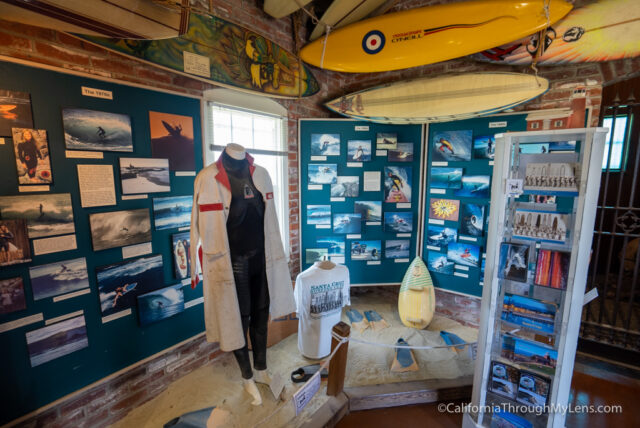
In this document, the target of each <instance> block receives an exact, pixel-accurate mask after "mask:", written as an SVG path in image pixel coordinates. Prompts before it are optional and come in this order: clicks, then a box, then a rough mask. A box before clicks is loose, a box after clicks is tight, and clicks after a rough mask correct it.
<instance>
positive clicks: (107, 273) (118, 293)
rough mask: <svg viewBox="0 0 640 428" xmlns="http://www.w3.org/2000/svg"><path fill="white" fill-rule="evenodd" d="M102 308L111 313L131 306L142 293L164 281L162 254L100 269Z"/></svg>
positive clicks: (97, 270) (98, 270) (99, 288)
mask: <svg viewBox="0 0 640 428" xmlns="http://www.w3.org/2000/svg"><path fill="white" fill-rule="evenodd" d="M96 276H97V278H98V291H99V294H100V308H101V312H102V316H103V317H104V316H107V315H111V314H115V313H116V312H120V311H122V310H125V309H128V308H131V307H133V306H135V304H136V298H137V297H138V296H139V295H140V294H144V293H147V292H149V291H152V290H154V289H157V288H158V287H159V286H162V285H163V284H164V278H163V273H162V256H161V255H159V254H158V255H150V256H144V257H139V258H137V259H129V260H125V261H123V262H118V263H113V264H110V265H106V266H99V267H97V268H96Z"/></svg>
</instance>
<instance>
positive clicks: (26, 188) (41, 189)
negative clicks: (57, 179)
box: [18, 184, 50, 192]
mask: <svg viewBox="0 0 640 428" xmlns="http://www.w3.org/2000/svg"><path fill="white" fill-rule="evenodd" d="M49 190H50V189H49V186H48V185H46V184H44V185H41V186H18V192H48V191H49Z"/></svg>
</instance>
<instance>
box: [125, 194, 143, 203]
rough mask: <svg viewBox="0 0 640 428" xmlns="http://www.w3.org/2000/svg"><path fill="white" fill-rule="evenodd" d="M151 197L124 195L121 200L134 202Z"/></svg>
mask: <svg viewBox="0 0 640 428" xmlns="http://www.w3.org/2000/svg"><path fill="white" fill-rule="evenodd" d="M148 197H149V195H146V194H142V195H122V196H121V197H120V199H122V200H123V201H133V200H134V199H147V198H148Z"/></svg>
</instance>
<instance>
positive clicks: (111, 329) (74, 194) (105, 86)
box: [0, 62, 204, 425]
mask: <svg viewBox="0 0 640 428" xmlns="http://www.w3.org/2000/svg"><path fill="white" fill-rule="evenodd" d="M0 76H1V79H0V82H1V83H0V89H3V90H11V91H22V92H28V93H30V94H31V105H32V111H33V123H34V128H36V129H44V130H46V131H47V133H48V140H49V149H50V158H51V167H52V168H51V171H52V175H53V184H52V185H51V188H50V191H49V192H45V193H46V194H53V193H70V194H71V200H72V205H73V216H74V221H75V232H76V238H77V249H76V250H72V251H64V252H55V253H51V254H46V255H40V256H34V257H33V261H32V262H30V263H23V264H16V265H11V266H3V267H0V279H6V278H12V277H16V276H19V277H21V278H22V279H23V281H24V291H25V297H26V309H25V310H20V311H17V312H12V313H9V314H4V315H0V324H2V325H6V324H5V323H7V322H10V321H15V320H19V319H23V318H25V317H28V316H31V315H36V314H42V315H43V317H44V320H51V319H53V318H56V317H60V316H64V315H66V314H70V313H73V312H76V311H83V314H84V317H85V320H86V331H87V339H88V347H86V348H84V349H80V350H76V351H74V352H71V353H69V354H67V355H64V356H61V357H59V358H54V359H52V360H51V361H48V362H45V363H44V364H41V365H36V366H35V367H31V364H30V358H29V351H28V349H27V342H26V338H25V335H26V333H27V332H31V331H34V330H37V329H39V328H41V327H44V325H45V323H44V322H43V321H39V322H36V323H33V324H29V325H26V326H23V327H20V328H15V329H11V330H9V331H5V332H2V333H0V349H2V352H1V353H0V365H1V366H2V367H3V370H0V385H2V388H1V390H0V401H1V402H2V409H3V410H2V412H0V425H2V424H4V423H6V422H9V421H11V420H13V419H15V418H17V417H19V416H21V415H24V414H26V413H28V412H30V411H33V410H35V409H37V408H39V407H41V406H43V405H45V404H47V403H50V402H52V401H54V400H56V399H58V398H60V397H63V396H65V395H67V394H69V393H71V392H73V391H75V390H78V389H80V388H82V387H85V386H87V385H89V384H91V383H92V382H95V381H97V380H99V379H102V378H104V377H105V376H108V375H110V374H112V373H114V372H116V371H118V370H120V369H123V368H125V367H127V366H129V365H131V364H133V363H135V362H137V361H140V360H142V359H144V358H146V357H148V356H150V355H153V354H155V353H157V352H159V351H162V350H163V349H166V348H168V347H170V346H172V345H175V344H176V343H178V342H180V341H183V340H185V339H187V338H189V337H193V336H194V335H197V334H198V333H200V332H202V331H203V330H204V321H203V305H195V306H193V307H191V308H188V309H185V311H184V312H182V313H179V314H177V315H175V316H174V317H172V318H168V319H165V320H163V321H160V322H158V323H155V324H150V325H147V326H144V327H141V326H140V325H139V322H138V313H137V309H136V307H135V306H134V307H133V309H132V312H133V313H132V314H131V315H129V316H125V317H123V318H119V319H116V320H114V321H111V322H107V323H103V322H102V316H101V309H100V301H99V296H98V288H97V282H96V267H99V266H103V265H107V264H111V263H117V262H120V261H122V260H123V259H122V251H121V248H113V249H107V250H103V251H98V252H94V251H93V250H92V243H91V238H90V229H89V214H91V213H96V212H107V211H118V210H127V209H140V208H142V209H147V210H149V212H150V216H151V219H152V221H151V224H152V248H153V251H152V254H159V255H161V256H162V261H163V268H162V274H163V275H162V276H163V278H162V281H159V282H158V283H157V284H156V288H162V287H164V286H168V285H172V284H178V283H180V281H179V280H177V279H176V278H175V276H174V266H173V255H172V244H171V235H172V234H173V233H176V232H178V230H177V229H168V230H162V231H155V229H154V228H153V223H154V222H153V213H152V197H155V196H159V197H164V196H177V195H191V194H193V180H194V177H193V176H176V175H175V174H174V173H173V172H171V178H170V180H171V191H170V192H165V193H158V194H150V195H149V197H148V198H146V199H138V200H122V189H121V185H120V174H119V172H118V171H119V168H118V158H120V157H151V142H150V125H149V111H156V112H164V113H172V114H178V115H183V116H191V117H192V118H193V125H194V126H193V127H194V143H195V144H194V146H195V147H194V155H195V166H196V170H199V169H201V168H202V154H201V153H202V144H201V124H200V101H199V100H198V99H193V98H188V97H181V96H177V95H170V94H166V93H161V92H157V91H152V90H146V89H140V88H135V87H130V86H125V85H119V84H114V83H108V82H103V81H98V80H94V79H89V78H84V77H78V76H73V75H70V74H64V73H58V72H53V71H47V70H43V69H37V68H31V67H26V66H22V65H16V64H11V63H6V62H2V63H0ZM83 86H85V87H89V88H96V89H100V90H105V91H111V92H112V94H113V99H112V100H107V99H100V98H94V97H88V96H83V95H82V93H81V88H82V87H83ZM63 107H78V108H85V109H91V110H98V111H105V112H113V113H122V114H126V115H129V116H130V117H131V124H132V133H133V150H134V151H133V153H115V152H104V159H71V158H67V157H66V156H65V143H64V132H63V126H62V117H61V109H62V108H63ZM78 164H101V165H111V166H113V169H114V178H115V187H116V202H117V205H116V206H109V207H98V208H88V209H84V208H82V207H81V203H80V196H79V187H78V176H77V171H76V165H78ZM0 175H1V177H2V179H1V180H0V195H2V196H8V195H21V194H23V193H20V192H19V191H18V180H17V174H16V158H15V155H14V151H13V144H12V140H11V138H5V144H4V145H0ZM79 257H85V258H86V261H87V269H88V273H89V283H90V292H89V293H88V294H84V295H81V296H77V297H74V298H70V299H67V300H63V301H59V302H54V301H53V298H45V299H40V300H34V295H33V290H32V286H31V281H30V276H29V267H32V266H37V265H42V264H46V263H52V262H58V261H64V260H69V259H74V258H79ZM183 290H184V296H185V301H186V302H188V301H191V300H194V299H197V298H199V297H201V296H202V289H201V287H198V288H196V289H195V290H191V288H190V287H189V286H184V287H183Z"/></svg>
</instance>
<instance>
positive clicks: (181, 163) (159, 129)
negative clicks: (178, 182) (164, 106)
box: [149, 111, 196, 171]
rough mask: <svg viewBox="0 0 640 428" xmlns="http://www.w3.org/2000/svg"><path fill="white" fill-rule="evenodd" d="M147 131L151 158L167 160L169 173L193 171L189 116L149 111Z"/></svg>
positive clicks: (192, 146) (191, 132) (193, 160)
mask: <svg viewBox="0 0 640 428" xmlns="http://www.w3.org/2000/svg"><path fill="white" fill-rule="evenodd" d="M149 130H150V131H151V156H152V157H154V158H160V159H169V169H170V170H171V171H195V169H196V159H195V157H194V153H195V152H194V144H193V138H194V137H193V118H192V117H191V116H182V115H179V114H170V113H160V112H157V111H150V112H149Z"/></svg>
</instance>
